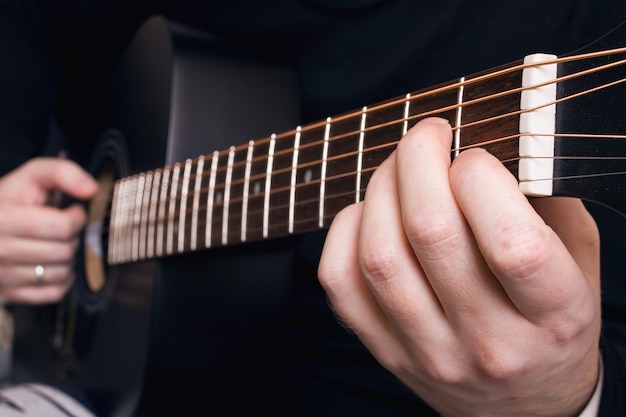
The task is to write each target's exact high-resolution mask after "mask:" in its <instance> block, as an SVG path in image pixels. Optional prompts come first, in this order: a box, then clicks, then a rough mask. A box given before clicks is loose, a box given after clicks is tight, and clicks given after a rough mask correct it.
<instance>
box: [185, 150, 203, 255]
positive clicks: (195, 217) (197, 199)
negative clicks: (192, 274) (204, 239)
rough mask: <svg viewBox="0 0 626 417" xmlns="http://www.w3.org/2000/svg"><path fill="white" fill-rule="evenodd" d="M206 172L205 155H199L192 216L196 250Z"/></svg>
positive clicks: (192, 239) (192, 231)
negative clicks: (201, 196)
mask: <svg viewBox="0 0 626 417" xmlns="http://www.w3.org/2000/svg"><path fill="white" fill-rule="evenodd" d="M203 173H204V156H203V155H201V156H200V157H198V165H197V166H196V178H195V183H194V187H193V203H192V211H193V213H192V216H191V242H190V245H189V246H190V248H191V250H196V246H197V244H198V211H199V209H200V191H201V187H202V176H203V175H202V174H203Z"/></svg>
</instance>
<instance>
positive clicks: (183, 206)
mask: <svg viewBox="0 0 626 417" xmlns="http://www.w3.org/2000/svg"><path fill="white" fill-rule="evenodd" d="M192 163H193V162H192V160H191V159H187V160H186V161H185V168H184V170H183V185H182V188H181V190H180V214H179V219H178V252H179V253H181V252H184V251H185V222H186V220H187V217H186V214H187V197H188V195H189V176H190V175H191V165H192Z"/></svg>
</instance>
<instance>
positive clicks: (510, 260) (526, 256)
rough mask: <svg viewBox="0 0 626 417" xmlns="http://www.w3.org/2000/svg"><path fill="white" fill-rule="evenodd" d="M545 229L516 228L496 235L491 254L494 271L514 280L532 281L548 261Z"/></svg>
mask: <svg viewBox="0 0 626 417" xmlns="http://www.w3.org/2000/svg"><path fill="white" fill-rule="evenodd" d="M549 245H550V238H549V233H548V230H547V228H543V227H529V226H527V225H516V226H511V227H508V228H506V229H504V230H502V231H500V233H499V234H498V236H497V238H496V242H495V250H494V251H493V253H494V257H493V266H494V267H495V269H496V270H498V271H500V272H502V273H504V274H506V275H508V276H511V277H514V278H517V279H525V278H529V277H532V276H533V275H534V274H535V273H536V272H537V271H539V270H540V269H541V268H542V267H544V266H545V265H546V264H547V263H548V261H549V251H548V249H549Z"/></svg>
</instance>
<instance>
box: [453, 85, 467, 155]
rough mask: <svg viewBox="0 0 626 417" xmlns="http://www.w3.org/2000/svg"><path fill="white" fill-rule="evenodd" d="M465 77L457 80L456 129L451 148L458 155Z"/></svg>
mask: <svg viewBox="0 0 626 417" xmlns="http://www.w3.org/2000/svg"><path fill="white" fill-rule="evenodd" d="M464 83H465V77H461V79H460V81H459V93H458V99H457V103H458V107H457V109H456V122H455V126H456V130H455V132H454V144H453V146H452V149H454V150H455V151H454V156H455V157H457V156H459V148H460V147H461V123H462V113H463V94H464V89H465V85H464Z"/></svg>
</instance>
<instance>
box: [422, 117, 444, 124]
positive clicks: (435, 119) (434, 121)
mask: <svg viewBox="0 0 626 417" xmlns="http://www.w3.org/2000/svg"><path fill="white" fill-rule="evenodd" d="M422 123H431V124H436V125H449V124H450V122H449V121H448V120H447V119H444V118H442V117H428V118H426V119H424V120H422Z"/></svg>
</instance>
